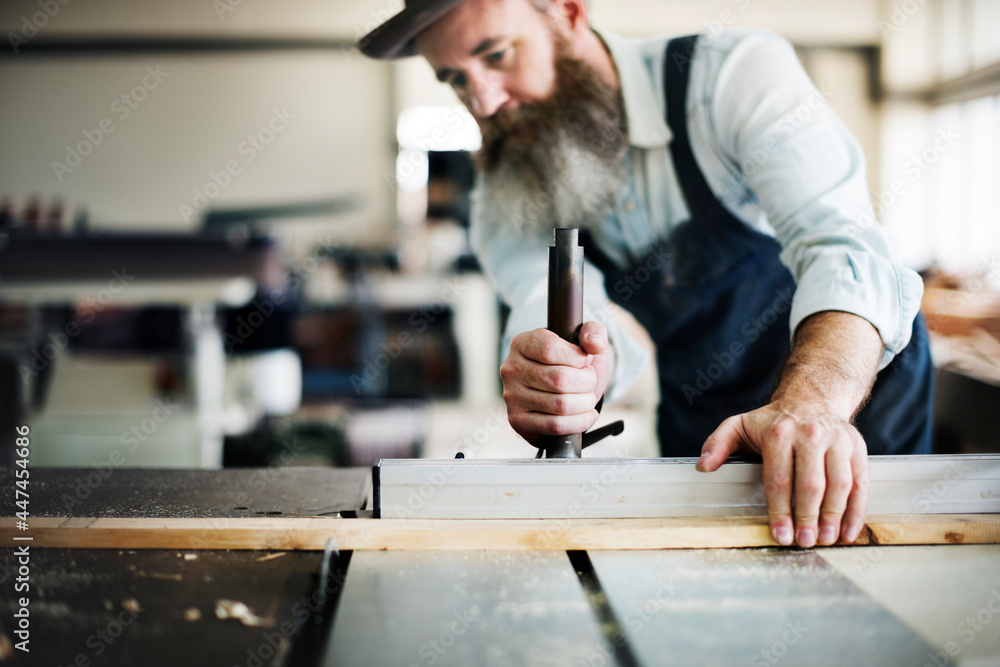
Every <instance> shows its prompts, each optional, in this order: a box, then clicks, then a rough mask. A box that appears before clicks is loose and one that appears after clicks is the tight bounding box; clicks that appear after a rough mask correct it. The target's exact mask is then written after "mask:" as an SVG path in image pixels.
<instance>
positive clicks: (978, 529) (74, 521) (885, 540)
mask: <svg viewBox="0 0 1000 667" xmlns="http://www.w3.org/2000/svg"><path fill="white" fill-rule="evenodd" d="M15 538H20V540H19V541H13V540H15ZM331 538H333V539H335V540H336V544H337V548H339V549H344V550H352V551H353V550H393V551H406V550H418V551H419V550H428V549H432V550H442V549H491V550H493V549H496V550H524V549H526V550H589V549H623V550H632V549H705V548H732V547H766V546H777V544H776V543H775V542H774V541H773V540H772V539H771V534H770V530H769V528H768V525H767V520H766V518H765V517H685V518H677V517H674V518H661V519H646V518H639V519H567V520H555V519H505V520H495V519H494V520H491V519H453V520H447V519H441V520H422V519H332V518H331V519H326V518H313V519H305V518H258V519H232V518H204V519H197V518H193V519H192V518H129V519H119V518H69V519H67V518H38V519H32V520H31V521H30V524H29V529H28V530H27V531H24V530H18V528H17V522H16V520H15V519H14V518H10V517H7V518H0V540H4V541H5V542H6V543H7V544H14V545H16V544H30V545H32V546H34V547H71V548H84V549H87V548H89V549H123V548H124V549H277V550H302V551H316V550H323V549H324V547H325V546H326V544H327V542H328V541H329V540H330V539H331ZM855 544H858V545H866V544H881V545H904V544H1000V515H995V514H940V515H939V514H922V515H886V516H869V517H868V522H867V524H866V527H865V529H864V530H863V531H862V533H861V536H860V537H859V538H858V540H857V542H856V543H855Z"/></svg>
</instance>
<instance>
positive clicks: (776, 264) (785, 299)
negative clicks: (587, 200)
mask: <svg viewBox="0 0 1000 667" xmlns="http://www.w3.org/2000/svg"><path fill="white" fill-rule="evenodd" d="M696 41H697V37H696V36H690V37H681V38H677V39H674V40H671V41H670V42H669V43H668V45H667V54H666V58H667V61H666V65H665V67H664V83H665V85H664V89H665V91H666V97H667V124H668V125H669V126H670V129H671V131H672V132H673V141H672V142H671V144H670V154H671V157H672V159H673V162H674V168H675V171H676V173H677V176H678V179H679V181H680V185H681V189H682V191H683V193H684V199H685V200H686V202H687V204H688V208H689V209H690V212H691V219H690V220H688V221H686V222H684V223H683V224H681V225H680V226H678V227H677V229H676V231H675V232H674V233H673V235H672V236H671V237H670V238H669V239H668V240H667V242H666V246H665V247H664V248H659V249H658V250H657V251H656V257H655V258H654V257H652V256H650V257H649V258H643V259H642V260H641V261H639V262H637V263H636V264H635V265H634V266H632V267H630V268H627V269H620V268H618V267H617V266H616V265H615V264H614V263H613V262H611V261H610V260H609V258H608V257H607V255H606V254H604V253H603V252H602V251H601V250H600V249H599V248H598V247H597V246H596V245H595V244H594V243H593V242H592V240H591V238H590V237H589V235H588V234H583V235H581V236H582V239H583V240H582V243H583V245H584V248H585V253H586V256H587V258H588V259H589V260H590V261H592V262H593V263H594V264H595V265H596V266H597V267H598V268H599V269H601V271H603V273H604V275H605V283H606V284H608V285H615V284H621V283H619V281H620V280H623V279H625V280H627V279H628V278H629V277H632V278H634V277H635V276H636V275H637V273H638V272H639V271H640V270H641V271H646V270H651V273H652V276H651V278H650V279H648V280H643V281H641V283H640V284H639V286H638V289H636V290H635V291H634V292H633V293H632V294H630V296H629V298H628V299H627V300H617V299H616V301H618V302H619V305H621V306H622V307H624V308H625V309H626V310H628V311H629V312H631V313H632V314H633V315H634V316H635V318H636V319H637V320H638V321H639V322H640V323H641V324H642V325H643V326H644V327H645V328H646V330H647V331H648V332H649V334H650V336H651V338H652V339H653V342H654V343H655V344H656V351H657V361H658V367H659V376H660V392H661V398H660V407H659V415H658V416H659V436H660V451H661V454H662V455H663V456H696V455H698V454H699V453H700V451H701V446H702V444H703V443H704V442H705V439H706V438H707V437H708V436H709V435H710V434H711V433H712V431H714V430H715V428H716V427H717V426H718V425H719V424H720V423H721V422H722V421H723V420H724V419H726V418H727V417H730V416H732V415H736V414H740V413H743V412H747V411H749V410H753V409H754V408H758V407H761V406H763V405H765V404H767V403H768V401H769V398H770V396H771V394H772V393H773V392H774V390H775V388H776V386H777V379H778V376H779V373H780V372H781V368H782V365H783V363H784V361H785V359H786V358H787V356H788V353H789V349H790V347H789V331H788V327H789V324H788V322H789V311H790V310H791V297H792V294H793V293H794V291H795V281H794V279H793V278H792V275H791V273H790V272H789V271H788V269H787V268H786V267H785V266H784V265H783V264H782V263H781V262H780V261H779V259H778V255H779V252H780V251H781V246H780V245H779V244H778V242H777V241H776V240H775V239H773V238H771V237H770V236H767V235H765V234H762V233H760V232H758V231H756V230H754V229H751V228H750V227H748V226H747V225H745V224H744V223H742V222H741V221H740V220H738V219H737V218H735V217H734V216H733V215H732V214H731V213H729V211H727V210H726V209H725V208H724V207H723V206H722V205H721V204H720V203H719V201H718V200H717V199H716V197H715V195H714V194H713V193H712V191H711V189H710V188H709V187H708V184H707V183H706V182H705V179H704V177H703V176H702V173H701V170H700V169H699V168H698V165H697V163H696V161H695V158H694V155H693V153H692V152H691V145H690V143H689V140H688V132H687V121H686V113H685V109H686V100H687V88H688V79H689V70H690V67H689V64H690V58H691V56H692V54H693V49H694V48H695V45H696ZM664 257H666V260H665V261H664ZM640 267H642V268H640ZM653 267H656V268H653ZM643 275H645V274H643ZM637 282H640V281H636V280H632V281H629V284H632V285H635V284H636V283H637ZM933 388H934V369H933V366H932V365H931V359H930V351H929V348H928V341H927V330H926V327H925V326H924V322H923V318H922V317H920V316H919V315H918V316H917V318H916V320H915V321H914V323H913V337H912V339H911V341H910V344H909V345H908V346H907V348H906V349H905V350H903V351H902V352H901V353H900V354H897V355H896V357H895V358H894V359H893V361H892V363H890V364H889V365H888V366H887V367H886V368H885V369H883V370H882V371H881V372H880V373H879V374H878V377H877V379H876V381H875V385H874V387H873V389H872V393H871V398H870V400H869V401H868V403H867V405H866V406H865V407H864V408H863V409H862V410H861V411H860V412H859V414H858V415H857V418H856V419H855V426H856V427H857V428H858V430H859V431H860V432H861V435H862V436H863V437H864V439H865V442H867V444H868V452H869V454H929V453H930V452H931V414H932V412H931V407H932V406H931V404H932V400H933Z"/></svg>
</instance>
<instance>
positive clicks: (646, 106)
mask: <svg viewBox="0 0 1000 667" xmlns="http://www.w3.org/2000/svg"><path fill="white" fill-rule="evenodd" d="M592 30H594V32H595V33H597V36H598V37H600V38H601V39H602V40H603V41H604V44H605V45H606V46H607V47H608V52H609V53H610V54H611V60H612V61H614V64H615V68H616V69H617V70H618V82H619V84H620V85H621V89H622V98H623V99H624V101H625V117H626V118H627V119H628V140H629V143H630V144H631V145H633V146H637V147H639V148H662V147H664V146H666V145H667V144H668V143H669V142H670V140H671V139H672V138H673V133H671V131H670V128H669V127H668V126H667V123H666V121H665V120H664V118H663V109H664V108H665V106H664V104H663V100H662V99H659V95H658V94H657V92H656V87H655V86H654V85H653V81H652V78H651V77H652V76H653V74H651V73H650V67H649V66H648V65H647V63H646V61H645V59H644V57H643V54H642V53H641V52H640V50H639V47H638V45H637V44H636V43H635V42H633V41H630V40H627V39H624V38H622V37H619V36H617V35H614V34H612V33H608V32H604V31H598V30H596V29H593V28H592ZM659 74H660V75H662V72H661V73H659Z"/></svg>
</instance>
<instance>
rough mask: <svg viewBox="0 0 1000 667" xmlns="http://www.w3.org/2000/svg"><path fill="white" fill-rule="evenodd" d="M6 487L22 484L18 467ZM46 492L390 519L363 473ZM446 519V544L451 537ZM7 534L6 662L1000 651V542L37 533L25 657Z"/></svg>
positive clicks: (51, 472)
mask: <svg viewBox="0 0 1000 667" xmlns="http://www.w3.org/2000/svg"><path fill="white" fill-rule="evenodd" d="M0 484H3V485H4V487H3V488H6V489H11V488H13V474H12V471H11V470H0ZM31 491H32V494H31V496H32V504H31V517H32V519H33V522H34V524H35V525H42V523H40V522H43V521H44V519H43V517H53V518H59V519H60V520H61V521H63V524H61V525H63V526H66V525H74V524H73V521H80V524H79V525H80V526H81V527H82V526H91V525H97V524H96V523H94V522H93V518H94V517H101V518H102V519H101V520H107V521H119V522H124V521H127V520H147V521H152V522H154V523H155V522H156V521H160V522H168V521H181V520H186V521H191V522H194V521H201V522H208V523H209V525H210V526H212V525H214V526H216V527H217V528H218V529H219V530H223V529H225V528H226V527H227V526H230V525H232V524H233V522H235V521H236V520H241V521H248V520H252V519H253V518H255V517H256V518H257V519H259V520H261V521H265V520H266V521H268V522H271V523H269V524H268V525H273V524H276V523H280V522H281V521H283V520H287V521H289V522H293V521H312V522H314V523H313V524H311V525H331V526H333V525H337V526H352V525H353V526H358V527H360V526H365V525H372V524H370V523H367V524H366V523H365V522H371V521H380V520H372V519H365V518H363V517H364V513H365V512H364V510H365V507H366V506H367V505H368V503H369V496H370V493H371V471H370V470H369V469H366V468H362V469H318V468H267V469H236V470H232V469H231V470H219V471H187V470H184V471H181V470H166V471H164V470H156V471H152V470H136V469H114V470H110V471H105V472H104V473H101V472H100V471H96V470H95V469H93V468H90V469H79V470H70V469H44V468H43V469H35V470H32V471H31ZM2 503H3V504H2V514H0V516H5V517H12V516H14V512H15V507H14V504H13V494H8V493H5V494H4V495H3V500H2ZM359 516H360V517H362V518H353V517H359ZM67 517H87V519H86V520H81V519H76V520H74V519H69V520H68V521H67V519H66V518H67ZM311 517H312V518H311ZM337 517H339V518H337ZM310 518H311V519H310ZM50 521H51V520H50ZM323 521H326V522H328V523H327V524H322V523H319V524H316V523H315V522H323ZM352 521H353V522H355V523H354V524H350V523H349V522H352ZM212 522H214V524H213V523H212ZM494 523H495V525H496V526H497V529H498V530H500V532H503V530H502V529H503V527H504V525H505V521H503V520H496V521H495V522H494ZM383 525H393V524H383ZM455 525H459V524H455ZM447 526H448V525H447V524H446V525H444V526H443V527H440V528H439V530H440V531H441V533H440V534H441V535H442V540H441V543H442V544H443V543H448V544H450V545H451V546H454V545H455V540H453V539H451V540H449V539H446V538H445V533H446V532H447V531H448V530H449V529H448V527H447ZM33 530H35V529H34V528H32V529H31V530H29V531H28V532H27V533H20V534H21V535H26V534H27V535H30V534H31V533H32V531H33ZM39 530H41V529H39ZM364 532H365V530H361V529H360V528H358V529H355V533H357V534H360V533H364ZM39 534H41V533H39ZM333 534H339V535H345V534H348V533H346V532H344V531H343V530H341V529H338V530H332V531H331V535H333ZM470 534H474V533H470ZM479 534H483V533H479ZM4 535H5V536H4V541H3V545H4V548H3V549H0V591H2V593H0V607H2V608H3V611H2V616H0V631H2V634H0V663H3V664H5V665H6V664H11V665H22V664H23V665H45V666H49V665H53V666H55V665H60V666H61V665H91V664H92V665H130V666H132V665H142V667H157V666H159V665H164V666H166V665H170V666H171V667H174V666H176V665H185V666H186V667H201V666H203V665H204V666H206V667H208V666H211V667H216V666H225V667H229V666H230V665H246V666H258V667H262V666H264V665H267V666H271V667H277V666H282V665H294V666H295V667H300V666H308V665H324V666H326V665H331V666H332V665H363V666H367V665H403V666H404V667H405V666H408V665H572V666H578V665H580V666H590V665H623V666H626V667H627V666H630V665H662V664H678V665H730V664H748V663H749V664H750V665H775V664H778V663H781V664H782V665H916V666H922V665H925V664H929V665H945V664H963V665H995V664H1000V545H995V544H978V545H977V544H954V545H942V546H877V545H870V546H851V547H833V548H831V547H827V548H816V549H806V550H803V549H797V548H741V549H665V550H648V549H647V550H616V549H615V548H614V547H615V545H614V544H607V545H606V546H605V548H601V549H587V550H582V549H573V550H570V551H566V550H557V549H547V548H518V549H501V550H498V549H482V548H477V546H481V545H477V544H476V543H474V540H470V541H469V542H468V543H467V544H466V547H465V548H462V549H454V548H449V549H441V550H438V549H435V548H434V545H433V544H423V545H422V546H421V548H420V549H418V550H391V549H390V550H369V549H358V548H355V549H353V550H348V548H347V546H349V541H345V540H342V541H343V542H344V543H343V544H340V545H338V544H336V543H333V544H331V543H329V542H328V543H327V544H326V545H325V546H326V550H327V551H326V554H324V552H323V551H320V550H288V549H280V550H276V549H246V548H241V549H236V550H220V549H216V548H213V549H197V548H186V547H185V548H169V549H168V548H105V549H81V548H39V547H40V545H39V544H38V543H36V544H35V546H33V547H32V548H31V549H30V554H31V556H30V575H29V576H30V586H31V587H30V592H29V593H28V595H29V596H30V600H31V603H30V607H29V608H30V618H31V642H30V647H31V653H30V656H25V654H23V653H21V652H20V651H16V650H13V649H12V646H11V644H13V643H14V642H15V641H16V638H15V637H14V636H13V634H12V632H11V626H10V623H11V621H12V615H13V613H14V611H15V609H16V606H15V605H16V604H17V602H16V601H15V597H16V595H15V594H14V592H13V581H14V579H15V577H16V576H17V569H18V564H17V556H16V555H15V549H14V548H10V547H9V546H8V545H11V544H31V542H18V543H12V542H11V535H12V533H11V531H9V530H7V532H6V533H5V534H4ZM358 539H359V540H360V538H358ZM401 539H402V538H401ZM425 539H433V537H431V538H425ZM356 543H357V544H362V542H361V541H357V542H356ZM149 544H150V543H141V542H140V543H137V546H139V547H148V546H149ZM191 544H197V542H192V543H191ZM188 546H189V545H188ZM310 548H313V547H310ZM17 595H20V594H17ZM26 657H30V659H27V660H26V659H25V658H26Z"/></svg>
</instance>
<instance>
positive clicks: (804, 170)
mask: <svg viewBox="0 0 1000 667" xmlns="http://www.w3.org/2000/svg"><path fill="white" fill-rule="evenodd" d="M598 34H599V35H600V37H601V39H603V40H604V43H605V44H606V45H607V47H608V50H609V51H610V53H611V57H612V59H613V60H614V63H615V67H616V68H617V71H618V77H619V80H620V83H621V89H622V96H623V98H624V102H625V112H626V115H627V118H628V139H629V144H630V146H629V151H628V154H627V158H626V159H627V162H628V164H627V166H628V168H629V169H630V170H631V174H632V178H631V179H630V181H629V182H627V183H626V184H625V185H624V186H623V187H622V190H621V192H620V194H619V196H618V200H617V202H616V204H615V207H614V211H613V213H612V215H610V216H609V217H608V218H607V219H606V220H604V221H603V222H599V223H597V224H595V225H594V227H593V228H592V229H591V233H592V235H593V236H594V239H595V241H596V242H597V243H598V244H599V245H600V246H601V248H602V249H603V250H604V251H605V252H606V253H607V254H608V256H609V257H610V258H611V259H612V260H613V261H615V262H617V263H619V264H620V265H621V266H622V267H625V266H628V265H630V264H632V263H633V262H635V261H637V260H640V259H641V258H643V257H644V256H646V255H647V254H648V253H650V252H652V251H655V249H656V248H657V247H658V246H659V244H660V243H661V242H662V240H663V239H666V238H669V236H670V235H671V234H672V233H673V231H674V230H675V229H676V228H677V226H678V225H680V224H681V223H683V222H684V221H686V220H687V219H688V218H689V213H688V209H687V205H686V203H685V201H684V197H683V195H682V193H681V189H680V184H679V183H678V180H677V176H676V174H675V173H674V168H673V163H672V161H671V159H670V153H669V148H668V147H669V144H670V141H671V138H672V135H671V132H670V129H669V127H668V126H667V124H666V120H665V108H666V106H665V104H666V103H665V101H664V91H663V66H664V50H665V48H666V43H667V39H665V38H661V39H652V40H631V39H623V38H621V37H617V36H615V35H612V34H609V33H606V32H598ZM690 86H691V87H690V89H689V94H688V109H687V122H688V132H689V135H690V141H691V148H692V151H693V153H694V156H695V159H696V160H697V161H698V164H699V165H700V166H701V170H702V172H703V174H704V176H705V180H706V181H707V182H708V185H709V187H711V189H712V191H713V192H714V193H715V195H716V197H717V198H718V199H719V201H720V202H721V203H722V205H723V206H725V207H726V208H727V209H728V210H729V211H730V212H732V213H733V214H734V215H735V216H736V217H737V218H738V219H739V220H741V221H743V222H744V223H745V224H747V225H749V226H750V227H752V228H754V229H757V230H759V231H762V232H764V233H766V234H769V235H772V236H774V237H775V238H777V240H778V241H779V242H780V244H781V246H782V252H781V261H782V262H783V263H784V264H785V265H786V266H787V267H788V269H789V270H790V271H791V273H792V275H793V276H794V277H795V282H796V284H797V289H796V292H795V296H794V298H793V300H792V310H791V321H790V329H791V331H790V332H789V334H790V335H791V332H794V331H795V329H796V327H797V326H798V325H799V323H800V322H801V321H802V320H803V319H805V318H807V317H809V316H810V315H812V314H814V313H818V312H822V311H828V310H836V311H844V312H848V313H853V314H855V315H858V316H860V317H863V318H864V319H866V320H868V321H869V322H871V323H872V324H873V325H874V326H875V328H876V329H878V331H879V334H880V335H881V337H882V342H883V344H884V345H885V349H886V351H885V354H884V356H883V358H882V362H881V367H880V368H884V367H885V366H886V365H887V364H888V363H889V362H890V361H891V360H892V358H893V356H894V355H895V354H896V353H898V352H899V351H900V350H902V349H903V348H905V347H906V345H907V343H908V342H909V339H910V331H911V326H912V323H913V318H914V317H915V316H916V314H917V311H918V309H919V307H920V298H921V295H922V293H923V284H922V282H921V280H920V277H919V276H918V275H917V274H916V273H915V272H914V271H912V270H910V269H908V268H906V267H904V266H903V265H902V264H901V263H900V260H899V258H898V256H897V253H896V250H895V249H894V248H893V247H892V245H891V243H890V242H889V239H888V237H887V235H886V233H885V231H884V230H883V229H882V228H881V226H880V225H879V224H877V223H874V224H873V221H874V219H875V218H874V213H873V211H872V206H871V200H870V197H869V193H868V186H867V182H866V178H865V160H864V155H863V154H862V152H861V149H860V147H859V146H858V143H857V141H855V139H854V138H853V137H852V136H851V134H850V133H849V132H848V130H847V129H846V128H845V127H844V125H843V123H841V122H840V120H839V119H838V118H837V117H836V116H835V115H834V113H833V112H832V111H831V110H830V108H829V106H828V105H827V103H826V99H825V93H824V92H823V91H820V90H818V89H817V88H816V87H815V86H814V85H813V83H812V82H811V81H810V80H809V78H808V76H807V75H806V73H805V71H804V70H803V69H802V67H801V65H800V63H799V61H798V59H797V57H796V55H795V52H794V50H793V49H792V47H791V45H790V44H789V43H788V42H787V41H785V40H784V39H781V38H780V37H777V36H775V35H773V34H771V33H767V32H759V31H733V32H723V33H721V34H719V35H716V36H703V37H702V38H701V40H700V41H699V45H698V49H697V51H696V53H695V56H694V60H693V61H692V63H691V84H690ZM472 218H473V219H472V243H473V248H474V249H475V251H476V253H477V255H478V256H479V259H480V262H481V263H482V265H483V266H484V268H485V270H486V272H487V274H488V275H489V276H490V277H491V278H492V280H493V281H494V284H495V285H496V286H497V288H498V290H499V291H500V294H501V296H502V297H503V298H504V300H505V301H506V302H507V304H508V305H509V306H511V309H512V312H511V316H510V318H509V320H508V324H507V329H506V332H505V335H504V348H505V349H506V348H507V347H508V346H509V344H510V339H511V338H512V337H513V335H515V334H517V333H520V332H522V331H528V330H531V329H535V328H538V327H544V326H545V318H546V291H547V278H546V277H547V267H548V262H547V259H546V257H547V250H546V247H547V245H549V243H551V238H547V239H533V240H532V239H525V238H523V236H519V235H518V234H516V233H514V232H513V231H511V229H510V228H509V226H508V225H505V224H503V220H505V219H508V220H509V219H510V215H507V213H506V212H502V211H495V210H493V211H484V210H481V207H479V206H475V205H474V208H473V216H472ZM609 288H610V289H616V288H618V289H621V288H622V286H606V285H605V284H604V278H603V275H602V274H601V273H600V271H598V270H597V269H596V268H595V267H593V266H592V265H590V264H589V263H588V264H587V266H586V268H585V273H584V294H585V306H584V319H585V321H586V320H598V321H601V322H603V323H604V324H605V326H607V327H608V335H609V337H610V339H611V342H612V344H613V346H614V349H615V354H616V360H617V365H616V368H615V376H614V378H613V380H612V387H611V390H610V392H609V394H608V399H609V400H615V399H616V398H619V397H620V396H621V395H622V394H624V393H625V391H627V389H628V387H629V386H630V385H631V384H632V382H633V381H634V379H635V377H636V376H637V375H638V373H639V371H640V369H641V367H642V364H643V363H645V361H646V357H647V355H646V354H645V352H644V351H643V349H642V347H641V346H640V345H639V344H638V343H636V342H635V341H634V340H633V339H632V338H630V337H629V336H628V335H627V334H626V333H625V331H624V330H623V328H622V327H621V326H620V325H619V324H618V323H617V321H616V320H615V319H614V318H613V317H609V314H610V311H609V300H608V289H609ZM503 356H504V357H505V356H506V351H505V352H504V353H503Z"/></svg>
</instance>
